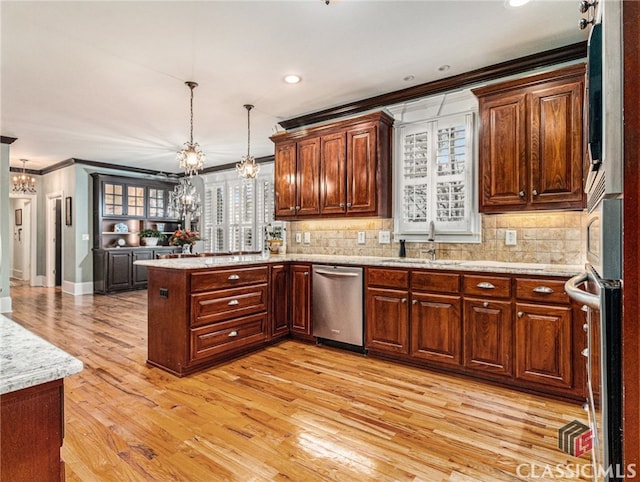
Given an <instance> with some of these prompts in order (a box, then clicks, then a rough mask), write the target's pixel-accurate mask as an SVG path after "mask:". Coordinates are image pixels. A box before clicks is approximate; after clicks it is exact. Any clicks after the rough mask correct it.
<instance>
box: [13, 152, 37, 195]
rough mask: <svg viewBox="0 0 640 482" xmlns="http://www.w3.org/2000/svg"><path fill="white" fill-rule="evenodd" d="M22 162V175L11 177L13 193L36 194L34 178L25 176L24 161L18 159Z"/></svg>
mask: <svg viewBox="0 0 640 482" xmlns="http://www.w3.org/2000/svg"><path fill="white" fill-rule="evenodd" d="M20 160H21V161H22V174H20V175H19V176H17V175H16V176H13V191H14V192H23V193H33V192H36V178H35V177H29V176H27V169H26V167H25V166H26V164H27V160H26V159H20Z"/></svg>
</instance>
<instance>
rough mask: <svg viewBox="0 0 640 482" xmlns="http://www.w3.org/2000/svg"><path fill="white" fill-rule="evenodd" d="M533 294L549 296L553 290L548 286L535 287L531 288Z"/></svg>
mask: <svg viewBox="0 0 640 482" xmlns="http://www.w3.org/2000/svg"><path fill="white" fill-rule="evenodd" d="M533 292H534V293H544V294H545V295H550V294H551V293H553V289H552V288H549V287H548V286H536V287H535V288H533Z"/></svg>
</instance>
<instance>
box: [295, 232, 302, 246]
mask: <svg viewBox="0 0 640 482" xmlns="http://www.w3.org/2000/svg"><path fill="white" fill-rule="evenodd" d="M301 242H302V233H296V244H300V243H301Z"/></svg>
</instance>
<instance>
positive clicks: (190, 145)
mask: <svg viewBox="0 0 640 482" xmlns="http://www.w3.org/2000/svg"><path fill="white" fill-rule="evenodd" d="M185 84H186V85H187V87H189V89H190V90H191V103H190V107H191V122H190V125H191V130H190V131H189V142H185V143H184V147H183V148H182V150H181V151H180V152H178V162H179V163H180V167H181V168H182V169H184V172H185V175H188V176H193V175H194V174H198V171H200V170H202V168H203V167H204V159H205V157H206V156H205V153H204V152H202V151H201V150H200V145H199V144H198V143H197V142H193V89H195V88H196V87H198V84H197V83H196V82H191V81H189V82H185Z"/></svg>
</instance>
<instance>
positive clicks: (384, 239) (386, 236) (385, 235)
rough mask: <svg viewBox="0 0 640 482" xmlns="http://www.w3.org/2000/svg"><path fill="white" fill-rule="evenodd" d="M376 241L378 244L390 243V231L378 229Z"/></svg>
mask: <svg viewBox="0 0 640 482" xmlns="http://www.w3.org/2000/svg"><path fill="white" fill-rule="evenodd" d="M378 242H379V243H380V244H389V243H391V233H390V232H389V231H380V232H379V233H378Z"/></svg>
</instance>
